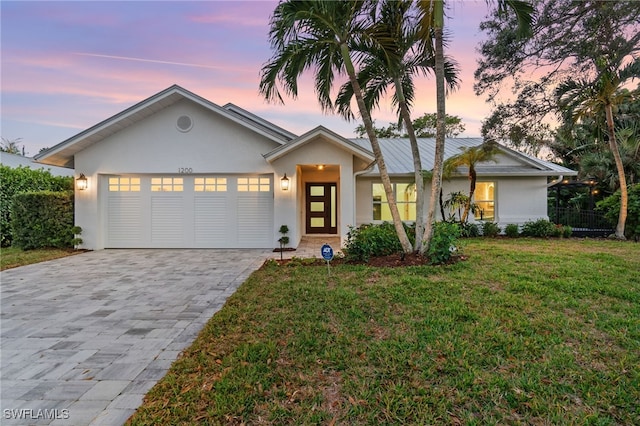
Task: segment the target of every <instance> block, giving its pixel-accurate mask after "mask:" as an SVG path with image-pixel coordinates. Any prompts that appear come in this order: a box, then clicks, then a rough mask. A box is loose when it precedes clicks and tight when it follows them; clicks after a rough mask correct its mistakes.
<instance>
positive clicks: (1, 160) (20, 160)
mask: <svg viewBox="0 0 640 426" xmlns="http://www.w3.org/2000/svg"><path fill="white" fill-rule="evenodd" d="M0 164H2V165H4V166H8V167H11V168H12V169H17V168H18V167H29V168H30V169H32V170H37V169H42V170H48V171H49V173H51V174H52V175H53V176H73V174H74V170H73V169H68V168H66V167H58V166H50V165H48V164H42V163H38V162H36V161H35V160H34V159H33V158H31V157H23V156H22V155H17V154H10V153H8V152H2V153H0Z"/></svg>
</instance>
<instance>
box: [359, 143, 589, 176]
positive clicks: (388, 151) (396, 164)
mask: <svg viewBox="0 0 640 426" xmlns="http://www.w3.org/2000/svg"><path fill="white" fill-rule="evenodd" d="M351 140H352V141H353V142H354V143H356V144H358V145H360V146H362V147H363V148H366V149H368V150H371V143H370V142H369V139H364V138H358V139H351ZM378 141H379V143H380V149H381V150H382V155H383V156H384V160H385V163H386V165H387V170H388V171H389V174H390V175H407V174H413V157H412V155H411V145H410V143H409V139H389V138H381V139H378ZM435 142H436V140H435V138H418V148H419V149H420V159H421V161H422V168H423V169H424V170H431V169H433V159H434V156H435ZM482 142H483V139H482V138H449V139H446V141H445V149H444V158H445V160H446V159H447V158H450V157H453V156H454V155H457V154H460V152H461V149H462V148H468V147H473V146H479V145H481V144H482ZM498 148H499V149H500V151H501V152H502V154H504V155H506V156H508V157H510V158H511V159H512V160H513V162H514V164H509V165H500V164H497V163H493V162H488V163H481V164H480V165H478V166H477V167H476V170H477V172H478V175H483V176H501V175H504V176H506V175H509V176H558V175H564V176H575V175H577V174H578V172H576V171H574V170H571V169H568V168H566V167H562V166H559V165H557V164H553V163H551V162H548V161H544V160H541V159H539V158H536V157H532V156H530V155H526V154H523V153H521V152H518V151H515V150H513V149H510V148H507V147H505V146H503V145H498ZM458 172H459V174H461V175H466V169H465V168H464V167H460V168H459V169H458ZM378 173H379V172H378V168H377V167H375V168H373V169H372V170H371V172H369V173H368V175H377V174H378Z"/></svg>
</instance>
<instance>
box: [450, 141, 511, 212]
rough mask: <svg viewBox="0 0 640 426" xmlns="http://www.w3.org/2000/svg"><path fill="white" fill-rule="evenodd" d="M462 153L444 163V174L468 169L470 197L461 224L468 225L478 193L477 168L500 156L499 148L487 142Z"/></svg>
mask: <svg viewBox="0 0 640 426" xmlns="http://www.w3.org/2000/svg"><path fill="white" fill-rule="evenodd" d="M461 149H462V152H461V153H460V154H458V155H454V156H453V157H450V158H448V159H447V160H446V161H445V162H444V174H445V175H450V174H452V173H453V171H454V170H456V169H457V168H458V167H461V166H462V167H467V169H468V172H467V176H468V177H469V197H468V199H467V201H466V203H465V206H464V211H463V213H462V216H460V223H466V222H467V219H468V218H469V212H470V210H471V203H472V202H473V194H474V193H475V192H476V182H477V180H478V174H477V172H476V166H477V165H478V163H483V162H487V161H496V160H495V156H496V154H498V152H499V151H498V147H497V146H496V145H495V144H494V143H490V142H486V143H483V144H482V145H479V146H472V147H462V148H461Z"/></svg>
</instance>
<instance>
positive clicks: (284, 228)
mask: <svg viewBox="0 0 640 426" xmlns="http://www.w3.org/2000/svg"><path fill="white" fill-rule="evenodd" d="M278 232H280V233H281V234H282V237H280V238H278V242H279V243H280V260H282V252H283V251H284V248H285V247H286V246H287V244H289V237H288V236H287V234H288V233H289V227H288V226H287V225H282V226H281V227H280V229H279V230H278Z"/></svg>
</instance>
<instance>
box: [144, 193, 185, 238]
mask: <svg viewBox="0 0 640 426" xmlns="http://www.w3.org/2000/svg"><path fill="white" fill-rule="evenodd" d="M151 242H152V243H153V244H154V245H159V246H167V247H181V246H183V243H184V199H183V197H181V196H154V197H151Z"/></svg>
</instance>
